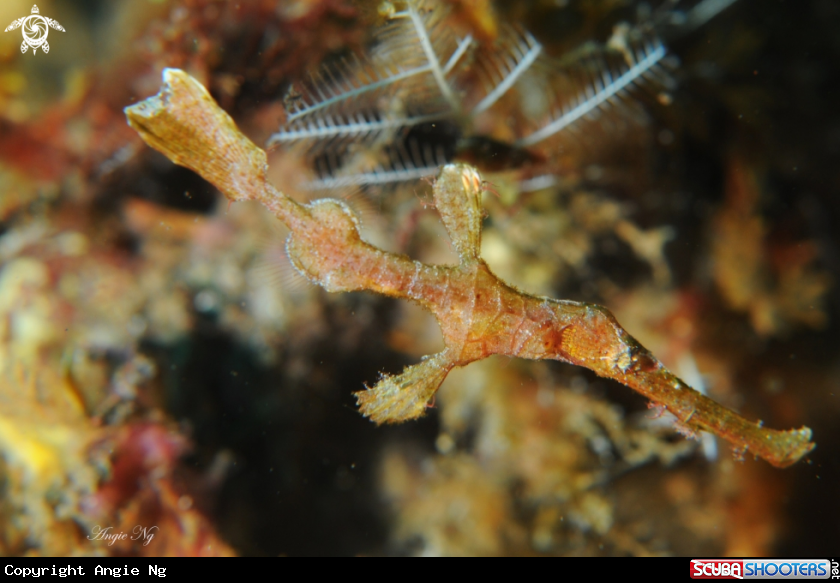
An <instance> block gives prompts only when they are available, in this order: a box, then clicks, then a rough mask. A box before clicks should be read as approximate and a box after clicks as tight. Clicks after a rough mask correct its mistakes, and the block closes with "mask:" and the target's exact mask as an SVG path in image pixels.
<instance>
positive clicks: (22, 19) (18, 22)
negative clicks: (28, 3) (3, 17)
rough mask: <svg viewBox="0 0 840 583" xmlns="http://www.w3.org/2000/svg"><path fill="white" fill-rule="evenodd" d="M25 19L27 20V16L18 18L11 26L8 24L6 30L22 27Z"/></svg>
mask: <svg viewBox="0 0 840 583" xmlns="http://www.w3.org/2000/svg"><path fill="white" fill-rule="evenodd" d="M24 20H26V18H25V17H24V18H18V19H17V20H15V21H14V22H12V23H11V24H10V25H9V26H7V27H6V30H5V31H4V32H9V31H10V30H15V29H16V28H20V25H21V24H23V21H24Z"/></svg>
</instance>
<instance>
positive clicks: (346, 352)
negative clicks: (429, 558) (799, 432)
mask: <svg viewBox="0 0 840 583" xmlns="http://www.w3.org/2000/svg"><path fill="white" fill-rule="evenodd" d="M449 4H451V6H452V13H451V14H452V16H451V18H452V26H454V27H456V28H457V27H460V28H461V29H465V30H471V31H473V32H474V33H475V36H476V38H479V39H481V38H485V40H483V41H481V42H487V43H492V30H493V27H494V25H495V24H497V23H499V22H506V21H507V22H517V23H520V24H521V25H522V26H523V27H525V28H527V29H528V30H530V31H531V33H532V34H534V36H535V37H536V38H537V39H538V40H539V42H540V43H542V44H543V45H544V46H545V47H546V51H547V52H548V53H550V54H551V55H553V56H555V57H557V58H558V59H560V60H561V62H562V59H563V58H571V56H574V54H575V53H574V52H575V50H576V49H577V48H578V47H581V46H585V43H586V42H588V41H592V40H593V39H594V40H595V41H598V42H602V43H603V42H606V40H607V39H608V38H610V36H611V34H613V31H614V30H615V27H616V26H617V25H619V24H620V23H621V22H624V21H629V22H636V21H638V20H639V19H644V18H645V14H646V13H647V12H648V8H649V7H648V6H647V5H645V4H643V3H638V2H631V1H630V0H627V1H614V0H602V1H597V2H574V1H572V2H565V3H547V2H539V1H532V2H524V3H522V2H520V3H504V2H497V3H489V2H488V3H484V2H474V1H468V0H461V1H456V0H452V2H450V3H449ZM687 4H688V5H689V6H690V3H687ZM39 8H40V10H41V14H44V15H47V16H50V17H51V18H55V19H56V20H58V21H59V22H60V23H61V24H62V26H63V27H64V28H65V29H66V32H64V33H61V32H57V31H52V32H51V33H50V37H49V38H50V45H51V50H50V52H49V54H46V55H45V54H41V53H40V52H39V53H38V54H37V55H32V54H31V53H27V54H21V53H20V48H19V47H20V35H19V32H17V31H13V32H7V33H4V34H2V35H0V453H2V463H0V477H2V481H0V486H2V490H0V520H2V524H3V529H2V531H0V552H3V553H4V554H8V555H19V554H47V555H64V554H118V555H139V554H152V555H163V554H193V555H210V554H234V553H235V554H249V555H250V554H259V555H277V554H310V555H312V554H449V555H460V554H478V555H498V554H533V555H536V554H548V555H614V554H634V555H649V554H680V555H771V556H773V555H778V556H789V555H820V554H829V553H831V552H832V551H833V550H834V548H835V544H834V543H835V541H836V540H837V539H838V536H840V532H839V531H840V526H838V525H840V504H838V502H837V500H836V492H837V489H838V485H840V463H838V460H840V430H838V428H837V423H836V419H837V416H838V413H840V381H838V380H837V379H838V378H840V375H838V372H840V370H838V363H840V327H838V321H840V320H838V318H840V294H838V293H837V289H838V288H837V284H838V282H840V260H838V258H839V257H840V238H838V236H837V234H836V233H837V230H836V228H835V227H836V225H838V224H840V197H838V195H837V192H838V188H840V175H838V172H837V168H838V166H837V164H836V163H835V159H836V158H837V156H838V155H840V114H838V111H837V103H838V102H840V101H838V98H840V87H838V86H837V85H836V83H835V82H834V79H836V78H838V69H840V41H838V40H837V39H838V37H837V35H836V29H837V26H838V25H840V7H838V6H837V3H836V2H833V1H832V0H811V1H808V2H798V3H782V2H779V3H776V2H770V3H768V2H759V1H758V0H739V1H738V2H736V3H735V4H734V5H733V6H731V7H730V8H728V9H727V10H726V11H724V12H722V13H721V14H719V15H717V16H716V17H715V18H713V19H712V20H710V21H709V22H707V23H705V24H704V25H703V26H702V27H699V28H697V29H696V30H694V31H693V32H690V33H689V34H685V35H682V36H679V37H675V38H672V39H666V42H668V46H669V49H670V50H671V52H672V54H673V55H674V56H675V57H677V58H678V59H679V64H675V65H674V67H673V73H672V75H673V77H674V80H675V81H676V85H675V87H674V88H673V89H669V90H667V91H653V92H652V93H651V94H650V95H649V96H648V97H649V99H645V98H644V97H640V98H639V99H638V101H637V103H638V108H639V111H640V112H641V113H642V114H643V115H639V116H636V117H639V118H640V120H641V121H640V122H637V121H636V120H635V118H634V119H633V120H632V122H631V121H627V119H629V117H630V116H628V117H627V118H626V119H625V118H624V117H618V119H612V118H609V116H605V118H608V119H602V120H600V121H595V122H592V123H591V124H590V125H588V126H586V127H584V128H582V130H581V131H580V132H578V134H575V135H572V136H570V137H569V139H568V141H567V142H563V144H561V146H559V147H554V148H552V149H551V150H546V151H536V152H535V153H534V155H535V157H540V158H542V159H543V160H544V162H545V165H546V166H547V167H551V168H553V169H554V172H555V173H556V174H555V179H554V181H553V182H552V183H551V184H550V185H547V186H546V187H544V188H539V189H536V190H534V191H529V192H525V191H524V190H522V189H521V187H520V186H519V185H520V184H521V183H522V182H521V181H522V179H523V178H528V176H527V175H526V174H523V172H527V169H525V170H523V169H522V168H521V167H514V168H496V169H494V170H495V171H496V173H495V174H493V175H490V176H488V179H489V180H490V182H491V183H492V184H493V190H494V191H495V193H491V194H488V195H487V197H486V199H485V200H484V204H485V208H486V209H487V214H488V216H487V219H486V222H485V224H486V227H485V236H484V242H483V253H484V256H485V257H486V258H487V260H488V263H489V264H490V265H491V267H492V268H493V269H494V270H495V271H497V272H498V273H499V275H500V276H502V277H504V278H505V279H506V280H508V281H512V282H514V283H516V284H517V285H519V286H520V287H522V288H523V289H525V290H527V291H530V292H533V293H541V294H546V295H551V296H554V297H564V298H569V299H575V300H582V301H587V302H598V303H602V304H604V305H607V306H609V307H610V309H612V310H613V311H614V312H615V313H616V315H617V316H618V318H619V320H620V321H621V322H622V323H623V324H624V326H625V327H626V328H627V329H628V330H629V331H630V332H631V333H632V334H633V335H635V336H637V337H638V338H639V339H640V340H641V341H642V342H643V343H644V344H645V345H646V346H648V347H649V348H651V349H652V351H653V352H654V353H656V354H657V355H658V356H659V357H660V358H661V359H662V360H663V361H664V362H666V364H667V365H668V366H669V367H670V368H672V369H673V370H675V371H676V372H678V374H680V375H681V376H683V377H684V378H686V380H688V381H689V382H691V383H692V384H695V385H701V386H705V387H706V390H707V391H708V392H709V394H710V395H712V396H713V397H714V398H715V399H716V400H718V401H720V402H723V403H725V404H726V405H727V406H730V407H733V408H735V409H737V410H740V411H742V412H744V413H745V414H748V415H749V416H750V417H751V418H761V419H764V420H765V422H766V423H767V424H768V425H771V426H774V427H793V426H800V425H803V424H807V425H809V426H810V427H812V428H813V430H814V437H815V441H816V442H817V444H818V446H817V449H816V450H815V451H814V452H813V453H812V454H811V455H810V456H809V459H808V460H806V461H804V462H800V463H799V464H797V465H796V466H794V467H791V468H789V469H787V470H784V471H781V470H776V469H774V468H772V467H770V466H768V465H767V464H764V463H763V462H760V461H755V460H753V459H752V458H750V457H749V456H748V458H747V459H746V460H743V461H739V460H737V459H735V458H733V456H732V455H731V453H730V452H729V450H728V448H727V447H726V446H725V444H723V443H715V442H714V440H710V439H708V438H702V439H701V440H699V441H690V440H686V439H684V438H683V437H682V436H680V435H676V434H675V433H674V432H673V430H672V429H671V427H670V424H669V423H665V422H664V420H662V419H657V418H656V416H655V412H652V411H649V410H647V409H646V408H645V403H644V402H643V399H641V398H639V397H638V396H636V395H635V394H632V393H630V392H629V391H627V390H626V389H624V388H623V387H621V386H619V385H617V384H616V383H612V382H608V381H604V380H601V379H598V378H596V377H595V376H594V375H591V374H589V373H587V372H586V371H582V370H580V369H576V368H574V367H570V366H566V365H561V364H557V363H551V364H547V363H542V362H540V363H534V362H523V361H512V360H504V359H490V360H489V361H486V362H482V363H476V364H474V365H471V367H470V368H468V369H464V370H463V371H455V372H453V374H452V375H451V378H449V379H448V380H447V381H446V383H445V384H444V387H443V389H442V390H441V393H440V396H439V398H438V400H437V403H436V407H435V408H434V409H432V410H430V411H429V413H428V414H427V416H426V417H425V418H424V419H423V420H421V421H418V422H413V423H409V424H404V425H400V426H396V427H375V426H374V425H373V424H371V423H370V422H369V421H367V420H366V419H364V418H362V417H361V416H360V415H359V414H358V412H357V410H356V407H355V402H354V399H353V397H352V393H353V392H354V391H358V390H360V389H361V388H362V386H363V383H364V382H370V381H371V380H372V379H375V378H377V374H378V373H379V372H381V371H386V372H389V373H395V372H398V371H399V370H401V368H402V367H403V366H404V365H406V364H411V363H413V362H416V361H417V359H419V357H420V356H421V355H423V354H427V353H432V352H435V351H436V349H438V348H439V347H440V339H439V332H438V330H437V328H436V326H435V324H434V322H433V321H432V320H431V319H430V318H428V317H426V316H425V315H424V314H422V313H421V312H420V311H419V310H418V309H415V308H414V307H412V306H410V305H405V304H404V303H401V302H396V301H392V300H387V299H383V298H381V297H376V296H373V295H369V294H336V295H333V294H327V293H325V292H324V291H323V290H321V289H319V288H316V287H314V286H311V285H308V284H306V283H305V282H302V281H301V280H300V278H299V277H298V276H296V275H295V274H294V273H293V272H292V270H291V269H290V268H289V266H288V264H287V261H286V260H285V258H284V256H283V247H282V243H283V240H284V236H285V234H284V233H283V232H282V231H281V230H280V229H279V228H278V227H277V226H276V225H275V222H276V221H274V220H273V219H272V218H271V217H269V216H267V214H266V213H264V212H263V210H262V209H261V208H258V207H257V206H256V205H249V204H244V203H243V204H234V205H227V204H226V202H224V201H223V199H222V197H221V196H220V195H219V194H218V193H217V192H215V190H214V189H213V188H212V187H211V186H209V185H208V184H206V183H205V182H203V181H202V180H201V179H200V178H198V177H197V176H196V175H194V174H192V173H191V172H189V171H187V170H185V169H182V168H178V167H176V166H174V165H172V164H171V163H170V162H168V161H167V160H166V159H164V158H163V157H161V156H160V155H158V154H156V153H155V152H152V151H151V150H149V149H148V148H146V147H145V146H144V145H143V144H142V142H140V140H139V139H138V138H137V136H136V135H135V134H134V133H133V132H132V131H131V130H130V129H129V128H128V127H127V126H126V123H125V118H124V115H123V112H122V108H123V107H125V106H127V105H130V104H132V103H135V102H136V101H138V100H140V99H142V98H145V97H147V96H149V95H151V94H153V93H155V92H156V91H157V89H158V86H159V80H160V71H161V69H162V68H163V67H180V68H183V69H185V70H188V71H189V72H190V73H191V74H192V75H194V76H196V77H197V78H199V79H200V80H201V81H202V82H203V83H204V84H205V85H206V86H207V87H208V88H209V89H210V91H211V93H212V94H213V96H214V97H215V98H216V100H217V101H218V102H219V103H220V104H221V105H222V107H224V108H225V109H226V110H227V111H228V112H229V113H230V114H231V115H232V116H233V117H234V119H235V120H236V122H237V123H238V124H239V126H240V127H241V128H243V130H244V131H245V132H246V133H247V134H248V135H249V136H250V137H251V138H252V139H254V141H255V142H257V143H265V142H266V140H267V139H268V138H269V136H270V135H271V134H272V133H273V132H275V131H276V130H277V128H278V127H279V126H280V124H281V123H282V122H283V121H284V119H285V115H286V113H285V108H284V105H283V97H284V95H285V94H286V91H287V89H288V87H289V86H290V84H291V83H292V82H294V81H299V80H300V79H304V78H305V76H306V74H307V72H310V71H314V70H317V69H318V67H319V66H321V65H322V64H323V62H324V61H325V60H326V61H329V60H330V59H335V58H336V57H337V56H340V55H342V54H346V53H347V52H349V51H360V50H363V49H365V48H367V47H368V46H369V44H370V42H371V39H372V38H373V35H374V31H375V30H376V29H377V27H379V26H380V25H381V24H382V19H383V15H382V13H383V11H385V12H387V11H386V10H385V9H386V8H387V4H383V5H380V4H378V3H365V2H351V1H345V0H309V1H304V0H296V1H289V2H275V1H263V0H250V1H242V2H237V3H228V2H219V1H215V0H187V1H181V2H175V1H154V2H152V1H136V2H121V3H109V2H105V1H96V0H91V1H88V2H73V3H69V2H61V1H60V0H48V1H46V2H42V3H40V4H39ZM654 8H655V6H654ZM669 9H672V10H674V11H678V10H679V9H680V8H679V7H677V8H669ZM30 10H31V5H30V4H29V3H28V2H23V1H19V0H8V1H6V2H4V3H3V4H2V6H0V22H6V23H7V24H8V23H9V22H11V21H12V20H14V19H16V18H19V17H21V16H24V15H27V14H29V12H30ZM482 35H483V37H482ZM488 46H492V45H488ZM570 55H571V56H570ZM501 107H502V111H503V112H504V113H505V115H494V116H486V117H484V118H482V120H481V122H480V124H477V125H478V127H476V128H475V129H476V131H479V132H481V133H483V134H485V135H488V136H493V137H494V138H504V137H505V136H506V135H507V133H506V132H509V131H510V128H511V127H514V126H515V124H516V123H518V122H517V118H516V112H515V107H516V104H513V103H511V104H507V103H502V104H501ZM453 131H454V130H453ZM447 132H450V129H449V128H436V129H435V131H434V132H432V133H433V135H432V137H431V139H432V140H436V141H438V142H440V143H441V144H444V145H445V146H447V147H448V146H449V145H451V144H453V143H454V142H455V141H457V139H458V138H459V137H461V136H457V135H451V132H450V133H447ZM473 155H476V156H479V157H482V156H484V159H483V161H484V162H485V163H489V162H488V158H487V156H486V155H485V154H482V153H481V152H478V153H475V152H473ZM301 160H302V158H301V155H300V152H297V151H295V150H294V149H283V148H278V149H277V150H275V151H274V152H273V153H272V156H271V159H270V165H271V177H272V180H273V182H274V183H275V184H276V185H277V186H278V187H280V188H282V189H283V190H285V191H287V192H289V193H290V194H292V195H293V196H296V197H299V198H300V199H301V200H303V199H305V198H311V197H313V196H314V195H313V193H309V192H307V191H306V190H305V189H303V188H301V187H299V185H300V184H301V183H303V182H305V181H306V180H308V179H311V178H312V176H313V175H312V173H311V172H310V171H309V170H308V169H307V167H308V164H307V163H305V162H302V161H301ZM427 189H428V185H427V184H425V183H422V182H421V183H417V184H413V185H409V186H406V187H404V188H401V189H396V190H390V189H388V190H383V191H382V192H377V191H374V190H371V189H368V190H365V191H362V192H349V193H346V194H345V196H346V197H347V201H348V204H351V205H352V206H354V207H355V208H356V209H357V210H359V211H360V212H361V214H362V216H363V219H364V224H365V226H366V228H367V229H368V236H369V237H370V238H371V239H373V240H376V241H377V243H378V244H381V245H382V246H384V247H386V248H390V249H393V250H398V251H402V252H405V253H409V254H411V255H412V256H415V257H417V258H420V259H422V260H424V261H429V262H447V261H450V262H451V261H452V258H453V254H452V250H451V249H450V248H449V244H448V242H447V240H446V236H445V234H444V233H443V231H442V229H441V227H440V225H439V222H438V221H437V217H436V216H435V215H434V213H433V212H431V211H429V210H426V209H424V202H425V201H427V200H428V194H427V192H428V190H427ZM138 525H139V526H145V527H146V528H151V527H157V528H156V529H155V530H154V533H155V536H154V537H153V539H152V540H151V542H149V544H148V545H143V540H142V539H141V540H139V541H138V540H134V541H120V542H118V543H116V544H114V545H108V544H107V543H106V542H103V541H96V540H90V539H91V538H95V537H92V535H93V533H95V532H97V529H99V528H105V527H112V528H113V529H114V530H116V531H125V532H129V533H130V532H132V529H134V528H135V527H137V526H138Z"/></svg>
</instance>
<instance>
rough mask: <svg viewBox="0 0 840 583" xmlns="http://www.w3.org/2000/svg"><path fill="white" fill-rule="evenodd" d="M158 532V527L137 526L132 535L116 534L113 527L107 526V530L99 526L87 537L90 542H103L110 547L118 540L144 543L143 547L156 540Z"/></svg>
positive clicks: (120, 532) (125, 533)
mask: <svg viewBox="0 0 840 583" xmlns="http://www.w3.org/2000/svg"><path fill="white" fill-rule="evenodd" d="M157 531H158V527H157V526H142V525H139V524H138V525H137V526H135V527H134V529H133V530H132V531H131V534H128V533H127V532H122V531H119V532H115V531H114V529H113V527H112V526H106V527H105V528H103V527H101V526H99V525H97V526H94V527H93V528H92V529H91V532H90V535H89V536H88V537H87V538H88V540H102V541H107V543H108V546H111V545H113V544H114V543H115V542H117V541H118V540H133V541H142V543H143V546H144V547H145V546H148V545H149V543H150V542H152V539H153V538H155V534H156V533H157Z"/></svg>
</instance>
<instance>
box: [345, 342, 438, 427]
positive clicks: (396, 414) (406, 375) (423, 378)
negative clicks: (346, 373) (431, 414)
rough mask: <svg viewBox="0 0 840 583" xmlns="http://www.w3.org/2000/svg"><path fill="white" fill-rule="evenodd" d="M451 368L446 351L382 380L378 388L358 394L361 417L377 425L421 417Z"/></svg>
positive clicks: (376, 386)
mask: <svg viewBox="0 0 840 583" xmlns="http://www.w3.org/2000/svg"><path fill="white" fill-rule="evenodd" d="M452 366H453V365H452V363H451V362H450V360H449V357H448V355H447V354H446V352H445V351H444V352H440V353H438V354H435V355H434V356H430V357H429V358H426V359H425V360H423V361H422V362H420V363H418V364H415V365H412V366H409V367H407V368H406V369H405V370H403V372H402V373H401V374H399V375H397V376H390V375H385V376H383V377H382V379H381V380H380V381H379V382H378V383H376V385H375V386H373V387H371V388H368V389H367V390H364V391H359V392H357V393H355V395H356V400H357V401H358V403H359V409H360V411H361V412H362V415H364V416H365V417H368V418H369V419H370V420H371V421H373V422H375V423H376V424H382V423H402V422H403V421H409V420H411V419H416V418H418V417H421V416H422V415H423V414H424V413H425V412H426V409H427V407H428V404H429V402H430V401H431V400H432V398H433V397H434V396H435V393H436V392H437V390H438V389H439V388H440V385H441V383H443V380H444V379H445V378H446V375H447V374H448V373H449V371H450V370H451V369H452Z"/></svg>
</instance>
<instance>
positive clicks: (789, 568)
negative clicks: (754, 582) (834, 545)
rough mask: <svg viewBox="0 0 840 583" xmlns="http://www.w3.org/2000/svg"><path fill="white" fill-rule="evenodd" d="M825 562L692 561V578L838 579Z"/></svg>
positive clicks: (784, 560)
mask: <svg viewBox="0 0 840 583" xmlns="http://www.w3.org/2000/svg"><path fill="white" fill-rule="evenodd" d="M836 565H837V561H829V560H828V559H766V560H765V559H692V561H691V572H690V575H691V578H692V579H832V578H833V579H837V578H840V576H833V574H834V573H836V571H835V570H834V569H833V568H832V567H833V566H834V567H835V568H836Z"/></svg>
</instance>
